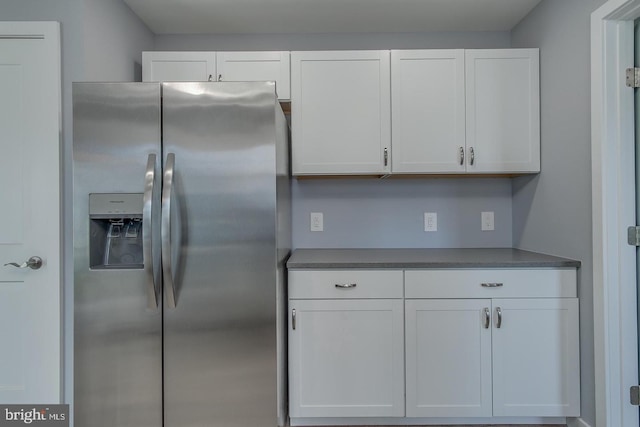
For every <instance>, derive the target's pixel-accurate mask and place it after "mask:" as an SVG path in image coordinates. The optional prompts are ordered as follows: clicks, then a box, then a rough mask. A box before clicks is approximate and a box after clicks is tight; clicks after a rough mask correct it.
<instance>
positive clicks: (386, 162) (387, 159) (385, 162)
mask: <svg viewBox="0 0 640 427" xmlns="http://www.w3.org/2000/svg"><path fill="white" fill-rule="evenodd" d="M388 164H389V149H387V148H385V149H384V165H385V166H387V165H388Z"/></svg>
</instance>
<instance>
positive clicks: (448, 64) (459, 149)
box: [391, 50, 465, 173]
mask: <svg viewBox="0 0 640 427" xmlns="http://www.w3.org/2000/svg"><path fill="white" fill-rule="evenodd" d="M391 93H392V97H391V99H392V107H391V111H392V123H393V134H392V136H393V165H392V166H393V167H392V171H393V172H394V173H451V172H453V173H464V172H465V166H464V153H465V119H464V118H465V90H464V50H393V51H391Z"/></svg>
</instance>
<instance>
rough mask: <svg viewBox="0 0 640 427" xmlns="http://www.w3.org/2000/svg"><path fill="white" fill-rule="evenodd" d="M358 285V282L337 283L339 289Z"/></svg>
mask: <svg viewBox="0 0 640 427" xmlns="http://www.w3.org/2000/svg"><path fill="white" fill-rule="evenodd" d="M356 286H358V284H357V283H336V288H338V289H351V288H355V287H356Z"/></svg>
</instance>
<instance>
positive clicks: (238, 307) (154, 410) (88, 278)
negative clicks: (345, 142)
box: [73, 82, 291, 427]
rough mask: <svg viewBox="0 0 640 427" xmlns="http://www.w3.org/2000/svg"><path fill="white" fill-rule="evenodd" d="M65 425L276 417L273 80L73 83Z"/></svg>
mask: <svg viewBox="0 0 640 427" xmlns="http://www.w3.org/2000/svg"><path fill="white" fill-rule="evenodd" d="M73 120H74V125H73V177H74V178H73V179H74V182H73V186H74V190H73V191H74V200H73V203H74V212H73V220H74V236H73V240H74V263H75V268H74V274H75V276H74V280H75V301H74V307H75V321H74V348H75V352H74V374H73V375H74V423H75V426H77V427H103V426H104V427H147V426H148V427H161V426H164V427H204V426H215V427H218V426H219V427H257V426H276V425H282V424H283V423H284V417H285V413H286V411H285V401H286V399H285V394H286V390H285V385H286V377H285V373H286V369H285V366H284V363H285V360H284V355H285V354H286V352H285V351H284V346H285V343H284V342H283V340H284V337H286V329H285V328H286V326H285V321H284V311H285V309H284V307H285V306H286V304H285V287H284V280H285V277H286V275H285V271H284V262H285V260H286V257H287V256H288V254H289V251H290V241H291V238H290V186H289V159H288V142H287V141H288V127H287V124H286V120H285V118H284V115H283V113H282V110H281V109H280V105H279V103H278V101H277V99H276V95H275V85H274V84H273V83H268V82H264V83H231V82H229V83H222V82H220V83H163V84H160V83H75V84H74V85H73Z"/></svg>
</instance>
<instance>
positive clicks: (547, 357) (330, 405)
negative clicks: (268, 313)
mask: <svg viewBox="0 0 640 427" xmlns="http://www.w3.org/2000/svg"><path fill="white" fill-rule="evenodd" d="M576 285H577V281H576V269H575V268H553V269H551V268H549V269H544V268H538V269H459V270H455V269H428V270H417V269H415V270H406V271H404V272H402V271H388V270H379V271H375V270H370V271H362V270H350V271H349V270H343V271H336V270H316V271H311V270H297V271H290V272H289V311H290V313H289V314H290V319H289V323H290V324H289V396H290V416H291V418H292V420H296V422H298V420H304V419H311V418H322V419H323V420H322V421H323V422H326V421H327V420H329V421H330V422H333V421H335V422H336V423H337V424H344V423H346V424H351V425H356V424H363V423H364V424H367V422H369V423H371V418H372V417H386V418H385V421H384V422H385V423H386V424H397V425H403V424H404V425H407V424H412V423H415V422H416V421H420V422H423V420H424V422H425V423H427V424H428V422H427V421H428V419H433V420H437V421H438V422H437V423H441V424H447V422H443V421H446V420H451V422H452V423H455V424H464V420H465V419H471V418H473V419H474V420H476V421H478V420H481V421H487V422H488V423H490V424H501V420H509V424H517V423H518V421H517V420H518V419H522V420H523V421H522V422H523V423H524V424H526V423H530V422H531V420H533V419H541V418H546V419H548V420H553V421H554V422H557V421H558V420H562V419H564V418H565V417H577V416H579V415H580V362H579V361H580V355H579V325H578V319H579V313H578V299H577V297H576V296H577V293H576ZM405 361H406V364H405ZM405 368H406V369H405ZM349 417H352V418H349ZM390 417H397V418H394V419H393V420H388V419H387V418H390ZM345 420H356V421H349V422H346V421H345ZM454 421H455V422H454ZM434 422H435V421H434ZM502 423H504V422H502ZM374 424H375V423H374ZM297 425H300V424H297Z"/></svg>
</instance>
